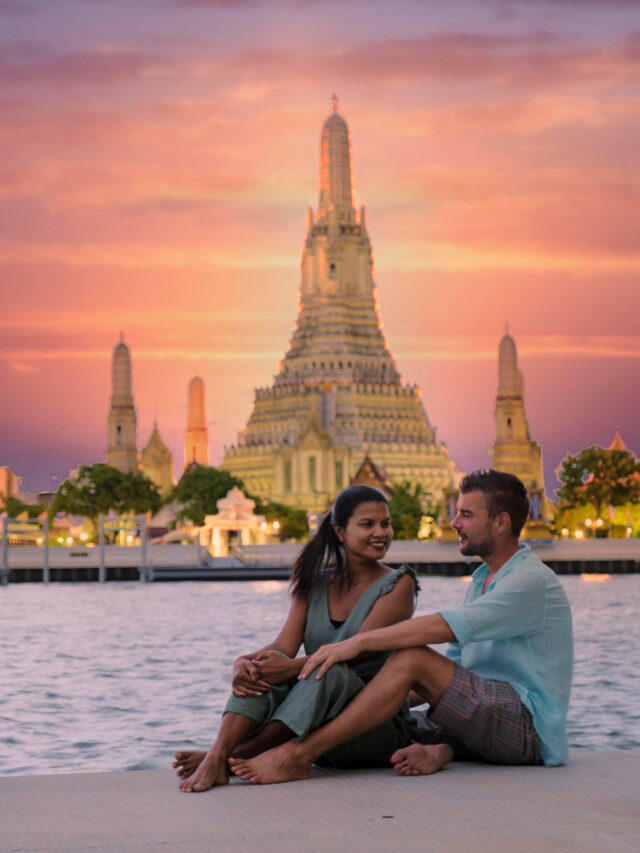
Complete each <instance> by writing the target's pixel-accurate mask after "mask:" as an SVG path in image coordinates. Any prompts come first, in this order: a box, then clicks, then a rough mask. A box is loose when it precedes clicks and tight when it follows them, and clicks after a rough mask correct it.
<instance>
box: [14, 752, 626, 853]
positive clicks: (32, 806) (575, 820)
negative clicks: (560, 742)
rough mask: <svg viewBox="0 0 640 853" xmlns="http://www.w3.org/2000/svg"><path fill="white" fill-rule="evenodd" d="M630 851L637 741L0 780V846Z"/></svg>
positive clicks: (299, 852) (219, 851)
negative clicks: (550, 763)
mask: <svg viewBox="0 0 640 853" xmlns="http://www.w3.org/2000/svg"><path fill="white" fill-rule="evenodd" d="M61 850H65V851H67V850H72V851H77V850H90V851H136V853H143V851H156V850H159V851H189V853H198V852H199V851H216V853H227V851H229V853H235V851H260V853H262V851H264V852H265V853H276V851H277V853H286V851H296V853H320V851H322V853H342V851H345V853H346V851H349V853H355V851H360V850H362V851H372V853H377V852H378V851H384V853H390V851H433V852H434V853H438V851H464V853H467V851H492V853H493V851H517V853H528V851H536V853H541V851H544V853H546V851H580V853H591V851H593V853H608V851H612V852H613V851H634V853H638V851H640V750H628V751H625V750H602V751H586V750H585V751H575V752H574V753H573V754H572V756H571V761H570V763H569V764H568V765H567V766H566V767H558V768H553V769H547V768H540V767H492V766H488V765H480V764H463V763H460V764H453V765H450V766H449V767H448V768H447V769H446V770H445V771H444V772H442V773H439V774H437V775H436V776H431V777H418V778H403V777H398V776H396V775H395V774H394V773H393V771H391V770H369V771H343V772H329V771H321V770H314V772H313V775H312V776H311V777H310V778H309V779H308V780H305V781H303V782H294V783H289V784H286V785H273V786H253V785H249V784H245V783H242V782H239V781H236V780H234V781H233V782H232V784H231V785H229V786H228V787H226V788H220V789H218V790H213V791H208V792H207V793H204V794H189V795H187V794H181V793H180V792H179V791H178V789H177V782H176V777H175V776H174V775H173V772H172V771H170V770H167V771H163V770H146V771H138V772H130V773H96V774H69V775H57V776H8V777H3V778H0V851H2V853H13V851H30V853H36V851H46V853H54V851H61Z"/></svg>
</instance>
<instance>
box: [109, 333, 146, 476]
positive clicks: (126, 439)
mask: <svg viewBox="0 0 640 853" xmlns="http://www.w3.org/2000/svg"><path fill="white" fill-rule="evenodd" d="M137 429H138V421H137V417H136V407H135V404H134V401H133V392H132V389H131V353H130V352H129V347H128V346H127V345H126V344H125V342H124V335H123V334H122V333H120V341H119V343H118V344H116V346H115V347H114V350H113V356H112V359H111V406H110V408H109V418H108V433H109V435H108V443H107V454H106V462H107V464H109V465H113V467H114V468H118V469H119V470H120V471H123V472H124V473H127V472H129V471H137V470H138V447H137Z"/></svg>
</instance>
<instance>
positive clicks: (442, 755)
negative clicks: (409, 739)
mask: <svg viewBox="0 0 640 853" xmlns="http://www.w3.org/2000/svg"><path fill="white" fill-rule="evenodd" d="M452 758H453V750H452V749H451V747H450V746H449V745H448V744H446V743H437V744H428V745H423V744H421V743H412V744H411V745H410V746H406V747H404V749H397V750H396V751H395V752H394V753H393V755H392V756H391V763H392V764H393V769H394V770H395V771H396V773H400V775H401V776H429V775H430V774H431V773H437V772H438V770H442V768H443V767H446V765H447V764H448V763H449V762H450V761H451V759H452Z"/></svg>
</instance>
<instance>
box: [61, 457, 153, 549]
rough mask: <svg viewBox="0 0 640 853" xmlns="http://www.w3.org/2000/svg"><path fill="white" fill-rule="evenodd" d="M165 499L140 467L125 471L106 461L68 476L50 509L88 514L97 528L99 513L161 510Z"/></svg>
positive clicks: (86, 515) (120, 513) (74, 513)
mask: <svg viewBox="0 0 640 853" xmlns="http://www.w3.org/2000/svg"><path fill="white" fill-rule="evenodd" d="M161 503H162V501H161V498H160V494H159V492H158V489H157V487H156V486H155V484H154V483H152V482H151V480H149V479H147V478H146V477H145V476H143V475H142V474H141V473H140V472H139V471H135V472H133V473H128V474H124V473H123V472H122V471H119V470H118V469H117V468H114V467H113V466H111V465H107V464H106V463H104V462H96V463H94V464H93V465H81V466H80V468H79V469H78V474H77V476H75V477H68V478H67V479H66V480H64V481H63V482H62V483H61V484H60V486H59V487H58V491H57V492H56V494H55V497H54V499H53V504H52V506H51V509H50V513H51V515H54V514H55V513H56V512H68V513H71V514H72V515H82V516H84V517H85V518H88V519H89V520H90V521H91V523H92V525H93V527H94V532H95V533H97V529H98V516H100V515H105V514H106V513H108V512H109V510H113V511H114V512H116V513H118V514H119V515H122V514H124V513H135V514H142V513H145V512H148V511H149V510H151V512H152V513H153V512H157V511H158V509H159V508H160V505H161Z"/></svg>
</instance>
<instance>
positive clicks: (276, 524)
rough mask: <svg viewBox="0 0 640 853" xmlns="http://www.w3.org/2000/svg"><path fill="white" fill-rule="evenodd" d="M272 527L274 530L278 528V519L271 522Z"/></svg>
mask: <svg viewBox="0 0 640 853" xmlns="http://www.w3.org/2000/svg"><path fill="white" fill-rule="evenodd" d="M273 529H274V530H280V522H279V521H274V522H273Z"/></svg>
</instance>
